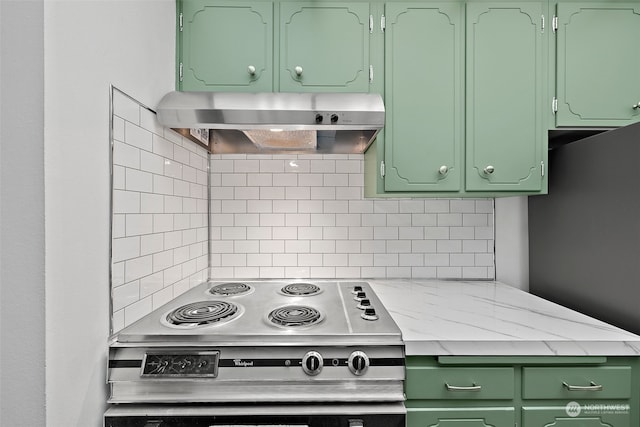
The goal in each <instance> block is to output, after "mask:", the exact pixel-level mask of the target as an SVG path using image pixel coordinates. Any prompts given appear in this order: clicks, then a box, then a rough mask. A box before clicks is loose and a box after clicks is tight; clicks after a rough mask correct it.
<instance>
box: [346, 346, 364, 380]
mask: <svg viewBox="0 0 640 427" xmlns="http://www.w3.org/2000/svg"><path fill="white" fill-rule="evenodd" d="M348 364H349V370H350V371H351V373H352V374H353V375H358V376H359V375H364V373H365V372H367V369H369V357H368V356H367V355H366V354H364V352H362V351H354V352H353V353H351V356H349V362H348Z"/></svg>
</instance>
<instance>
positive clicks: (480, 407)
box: [405, 356, 640, 427]
mask: <svg viewBox="0 0 640 427" xmlns="http://www.w3.org/2000/svg"><path fill="white" fill-rule="evenodd" d="M406 366H407V368H406V369H407V371H406V373H407V375H406V381H405V394H406V396H407V401H406V403H405V404H406V407H407V427H489V426H490V427H638V426H639V425H640V357H602V356H559V357H555V356H522V357H519V356H440V357H436V356H432V357H430V356H409V357H407V362H406Z"/></svg>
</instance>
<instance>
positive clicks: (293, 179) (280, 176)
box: [272, 173, 298, 187]
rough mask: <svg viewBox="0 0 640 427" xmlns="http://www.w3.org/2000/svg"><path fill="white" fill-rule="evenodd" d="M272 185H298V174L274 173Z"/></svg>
mask: <svg viewBox="0 0 640 427" xmlns="http://www.w3.org/2000/svg"><path fill="white" fill-rule="evenodd" d="M272 185H274V186H276V187H295V186H297V185H298V176H297V175H296V174H292V173H290V174H284V173H276V174H273V180H272Z"/></svg>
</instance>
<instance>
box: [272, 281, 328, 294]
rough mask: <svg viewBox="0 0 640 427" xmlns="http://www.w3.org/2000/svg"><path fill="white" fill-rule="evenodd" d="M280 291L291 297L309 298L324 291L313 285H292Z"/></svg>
mask: <svg viewBox="0 0 640 427" xmlns="http://www.w3.org/2000/svg"><path fill="white" fill-rule="evenodd" d="M280 291H281V292H282V293H283V294H285V295H290V296H309V295H316V294H319V293H320V292H322V289H320V286H317V285H314V284H313V283H291V284H288V285H286V286H284V287H283V288H282V289H280Z"/></svg>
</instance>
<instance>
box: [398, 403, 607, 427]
mask: <svg viewBox="0 0 640 427" xmlns="http://www.w3.org/2000/svg"><path fill="white" fill-rule="evenodd" d="M514 425H515V409H514V408H512V407H506V408H496V407H492V408H407V427H513V426H514ZM616 427H617V426H616Z"/></svg>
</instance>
